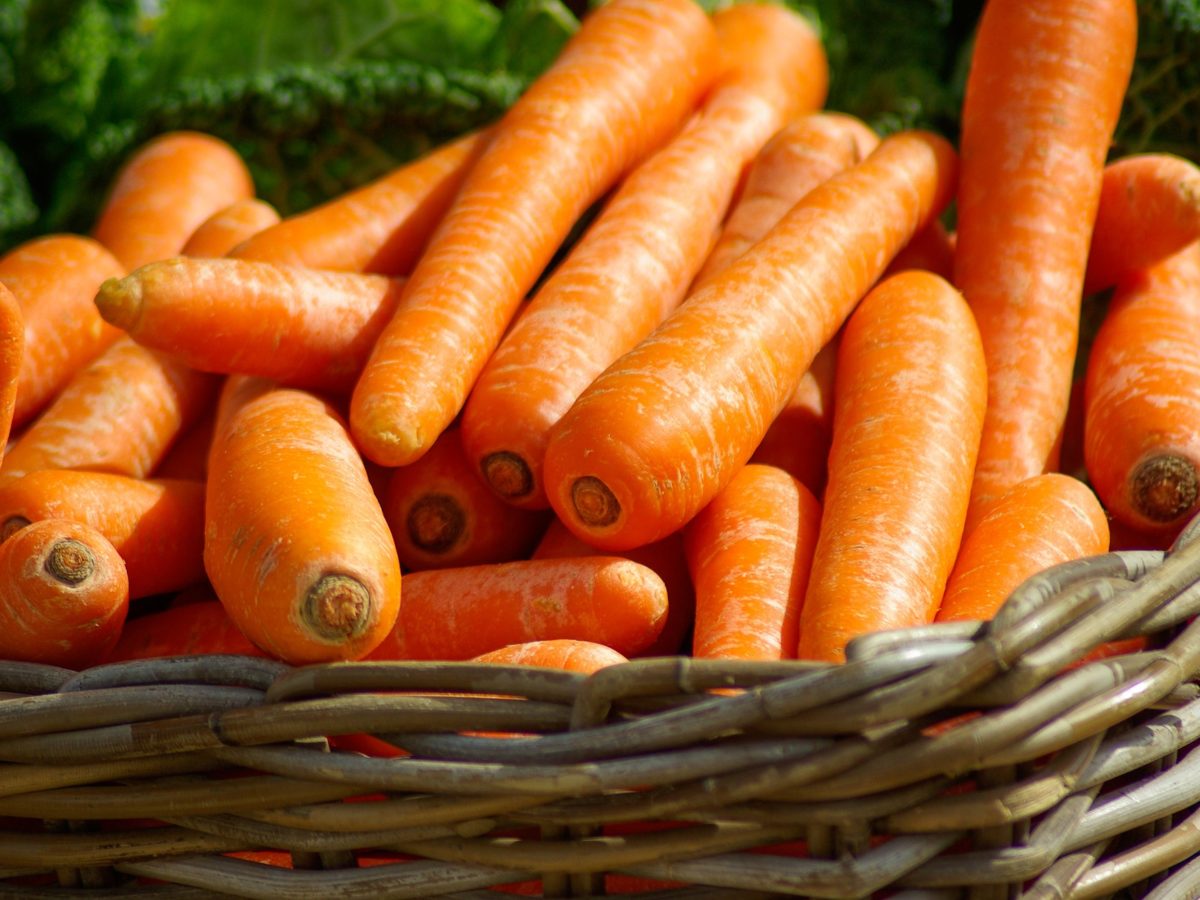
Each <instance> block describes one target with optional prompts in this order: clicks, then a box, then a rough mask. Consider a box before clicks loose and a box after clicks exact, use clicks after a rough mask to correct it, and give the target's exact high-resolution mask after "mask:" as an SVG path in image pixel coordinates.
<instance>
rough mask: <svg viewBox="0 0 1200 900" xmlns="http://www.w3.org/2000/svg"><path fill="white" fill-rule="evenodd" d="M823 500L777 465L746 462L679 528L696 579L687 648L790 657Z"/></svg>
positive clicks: (721, 655)
mask: <svg viewBox="0 0 1200 900" xmlns="http://www.w3.org/2000/svg"><path fill="white" fill-rule="evenodd" d="M820 521H821V505H820V504H819V503H818V502H817V499H816V498H815V497H814V496H813V495H812V492H811V491H809V490H808V489H807V488H806V487H804V485H803V484H801V483H800V482H799V481H797V480H796V479H795V478H793V477H792V476H791V475H789V474H788V473H787V472H785V471H783V470H782V469H777V468H775V467H774V466H763V465H758V464H750V465H747V466H745V467H744V468H743V469H742V470H741V471H740V472H739V473H738V474H737V475H735V476H734V478H733V480H732V481H730V482H729V484H727V485H726V486H725V489H724V490H722V491H721V493H719V494H717V496H716V497H715V498H713V501H712V502H711V503H709V504H708V506H706V507H704V509H702V510H701V511H700V512H699V514H698V515H697V516H696V517H695V518H694V519H692V521H691V522H689V523H688V524H687V526H686V527H685V528H684V546H685V548H686V550H687V558H688V564H689V567H690V569H691V573H692V582H693V583H694V584H695V585H696V628H695V633H694V634H693V636H692V655H693V656H695V657H698V658H700V659H760V660H770V659H793V658H795V656H796V640H797V633H798V628H799V624H800V606H801V604H802V603H803V602H804V591H805V589H806V588H807V586H808V574H809V570H810V569H811V567H812V556H813V548H814V547H815V546H816V543H817V530H818V527H819V525H820Z"/></svg>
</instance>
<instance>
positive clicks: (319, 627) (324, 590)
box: [300, 575, 371, 641]
mask: <svg viewBox="0 0 1200 900" xmlns="http://www.w3.org/2000/svg"><path fill="white" fill-rule="evenodd" d="M370 612H371V592H370V591H368V590H367V587H366V585H364V584H363V583H362V582H361V581H359V580H358V579H357V578H351V577H350V576H349V575H323V576H321V578H319V579H318V580H317V582H316V583H315V584H313V586H312V587H310V588H309V589H308V593H306V594H305V595H304V602H303V603H302V604H301V606H300V621H301V622H302V623H303V624H304V625H305V626H306V627H308V628H309V630H311V631H312V632H313V634H314V635H316V636H317V637H320V638H322V639H324V640H327V641H344V640H346V639H347V638H352V637H357V636H358V635H359V634H361V633H362V631H363V630H364V629H365V628H366V626H367V621H368V619H369V618H370Z"/></svg>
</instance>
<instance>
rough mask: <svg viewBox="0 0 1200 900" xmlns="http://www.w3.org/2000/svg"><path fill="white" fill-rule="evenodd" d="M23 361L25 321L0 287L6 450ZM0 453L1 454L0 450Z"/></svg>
mask: <svg viewBox="0 0 1200 900" xmlns="http://www.w3.org/2000/svg"><path fill="white" fill-rule="evenodd" d="M24 357H25V317H24V315H23V314H22V312H21V304H20V303H18V302H17V298H16V297H14V296H13V293H12V291H10V290H9V289H8V288H6V287H5V286H4V285H3V284H0V448H4V447H7V446H8V436H9V434H10V433H11V431H12V422H13V412H14V410H15V409H16V406H17V385H18V384H19V380H20V377H21V361H22V360H23V359H24ZM0 453H3V450H2V449H0Z"/></svg>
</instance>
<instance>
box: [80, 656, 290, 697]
mask: <svg viewBox="0 0 1200 900" xmlns="http://www.w3.org/2000/svg"><path fill="white" fill-rule="evenodd" d="M289 669H290V667H289V666H287V665H285V664H284V663H281V662H276V661H275V660H271V659H263V658H261V657H257V656H237V655H233V654H220V653H214V654H210V655H202V656H165V657H160V658H156V659H136V660H129V661H128V662H119V663H109V664H107V665H102V666H93V667H92V668H90V669H86V670H84V671H82V672H79V673H78V674H76V675H74V676H73V677H71V678H69V679H68V680H67V681H66V682H64V683H63V684H62V685H61V686H60V687H59V688H58V690H59V691H60V692H61V693H66V692H68V691H91V690H100V689H103V688H114V687H129V686H133V685H141V684H195V683H201V684H220V685H227V686H238V687H252V688H257V689H258V690H260V691H266V690H267V688H269V687H270V686H271V684H272V683H273V682H274V681H275V680H276V679H277V678H278V677H279V676H280V675H281V674H283V673H284V672H287V671H289Z"/></svg>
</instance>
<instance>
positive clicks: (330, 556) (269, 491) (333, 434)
mask: <svg viewBox="0 0 1200 900" xmlns="http://www.w3.org/2000/svg"><path fill="white" fill-rule="evenodd" d="M242 384H243V386H247V387H249V388H257V387H258V386H257V385H256V384H255V383H254V380H253V379H243V380H242ZM237 388H238V382H237V381H235V380H232V379H231V381H230V383H229V385H227V390H226V393H225V395H224V396H223V398H222V399H223V400H225V401H228V402H227V403H226V404H225V406H224V408H223V409H221V410H220V411H219V412H218V418H217V428H216V433H215V435H214V437H213V447H212V454H211V455H210V457H209V474H208V482H207V488H208V490H207V495H206V518H207V524H206V529H205V538H204V564H205V568H206V570H207V571H208V576H209V580H210V581H211V582H212V584H213V587H214V588H215V589H216V592H217V596H218V597H220V598H221V602H222V603H223V604H225V608H226V609H227V610H228V611H229V615H230V617H231V618H232V619H233V620H234V622H235V623H236V624H237V625H238V627H239V628H241V629H242V631H244V632H245V633H246V635H247V637H249V638H250V639H251V640H252V641H254V643H256V644H257V645H258V646H260V647H262V648H263V649H264V650H265V651H267V652H268V653H269V654H271V655H272V656H276V657H278V658H280V659H282V660H284V661H286V662H289V663H292V664H295V665H299V664H304V663H315V662H327V661H332V660H339V659H356V658H358V657H361V656H363V655H365V654H366V653H367V652H369V651H370V650H371V649H372V648H374V647H375V645H377V644H378V643H379V642H380V641H382V640H383V638H384V637H385V636H386V635H387V633H388V632H389V631H390V630H391V629H392V626H393V625H394V624H395V621H396V612H397V609H398V607H399V605H400V565H399V562H398V561H397V559H396V547H395V545H394V544H393V543H392V535H391V533H390V532H389V531H388V526H387V522H386V521H385V520H384V518H383V511H382V510H381V509H380V508H379V501H378V500H377V499H376V498H375V493H374V491H373V490H372V488H371V484H370V481H368V479H367V473H366V469H365V468H364V467H363V463H362V460H361V459H360V458H359V455H358V452H357V451H356V450H355V448H354V445H353V444H352V443H351V441H350V435H349V433H348V432H347V431H346V428H345V426H344V424H343V423H342V421H341V419H340V418H339V417H338V416H337V414H336V413H335V412H334V410H333V409H332V408H331V407H330V406H329V405H328V404H326V403H323V402H322V401H320V400H319V399H317V398H316V397H314V396H312V395H311V394H307V393H305V392H303V391H297V390H293V389H286V388H279V389H274V390H246V391H245V392H244V393H242V395H241V396H240V398H239V397H238V396H237V393H236V390H237ZM239 403H240V405H237V404H239Z"/></svg>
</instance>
